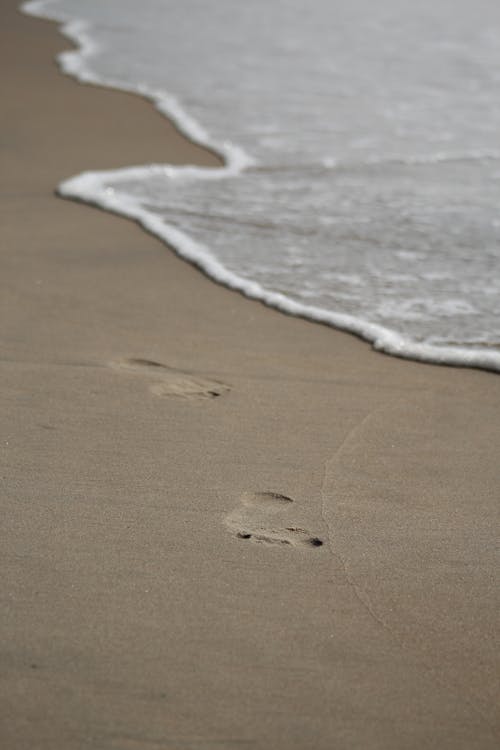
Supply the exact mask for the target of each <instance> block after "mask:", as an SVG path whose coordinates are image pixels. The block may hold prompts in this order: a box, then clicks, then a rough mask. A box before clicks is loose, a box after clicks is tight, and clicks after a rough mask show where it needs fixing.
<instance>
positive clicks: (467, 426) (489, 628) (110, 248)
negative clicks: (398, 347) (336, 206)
mask: <svg viewBox="0 0 500 750" xmlns="http://www.w3.org/2000/svg"><path fill="white" fill-rule="evenodd" d="M16 4H17V3H16V2H13V1H12V0H9V1H8V2H6V3H4V8H3V10H2V24H1V25H0V50H1V55H2V58H3V60H2V62H3V70H4V76H3V80H2V93H1V101H2V108H3V118H2V131H1V146H2V148H1V155H2V157H1V158H2V174H3V178H4V179H3V180H2V236H3V241H2V253H1V254H0V258H1V270H0V284H1V295H0V302H1V320H2V326H1V348H0V371H1V382H2V388H1V390H0V413H1V424H2V472H1V476H2V495H1V511H2V518H3V524H2V540H1V557H2V580H1V584H0V592H1V598H2V616H1V618H0V638H1V643H2V658H1V662H2V669H1V670H0V716H1V719H0V740H1V743H0V744H1V746H2V748H5V750H21V749H22V750H24V749H26V750H28V749H29V750H33V749H34V748H37V750H59V749H61V750H77V749H78V750H81V748H95V749H96V750H144V749H145V748H158V749H161V750H181V749H183V748H189V750H191V749H192V750H198V749H199V748H204V749H205V748H211V749H212V748H225V749H231V750H233V748H234V749H236V748H240V747H245V748H246V747H248V748H255V749H256V750H269V749H270V748H273V749H274V748H276V749H279V750H281V748H283V750H284V749H285V748H286V750H305V749H306V748H307V749H308V750H309V748H311V749H314V750H331V749H332V748H335V750H344V749H347V748H349V749H351V748H352V749H358V748H367V749H370V750H371V749H375V748H376V749H380V750H391V749H392V748H393V749H394V750H402V749H406V748H412V749H413V748H415V750H417V748H418V750H420V749H421V748H436V750H437V749H439V750H443V749H444V748H450V750H457V748H472V747H473V748H481V749H482V748H496V747H498V710H497V707H496V693H497V687H498V683H497V677H498V653H499V647H498V640H497V638H496V634H495V628H496V620H497V612H498V596H497V593H496V587H495V572H496V568H495V559H494V541H495V536H496V534H495V522H496V520H497V517H498V516H497V507H498V494H499V489H498V487H499V478H500V476H499V465H500V462H499V458H498V455H499V448H498V446H499V445H500V378H499V377H498V375H493V374H489V373H484V372H479V371H472V370H470V371H468V370H460V369H453V368H444V367H436V366H430V365H422V364H415V363H412V362H406V361H403V360H397V359H394V358H390V357H387V356H385V355H382V354H378V353H376V352H374V351H372V350H371V349H370V347H369V346H368V345H367V344H365V343H363V342H361V341H359V340H357V339H356V338H354V337H352V336H349V335H347V334H343V333H341V332H338V331H335V330H332V329H329V328H327V327H322V326H319V325H315V324H310V323H308V322H306V321H303V320H298V319H293V318H290V317H286V316H284V315H281V314H278V313H276V312H274V311H272V310H269V309H267V308H266V307H264V306H263V305H260V304H258V303H256V302H251V301H249V300H246V299H244V298H243V297H241V296H239V295H238V294H235V293H233V292H230V291H228V290H226V289H224V288H222V287H220V286H217V285H216V284H214V283H213V282H211V281H209V280H208V279H206V278H204V277H203V276H202V275H201V274H200V273H199V272H198V271H197V270H196V269H194V268H193V267H191V266H189V265H188V264H186V263H185V262H183V261H181V260H179V259H178V258H177V257H176V256H175V254H174V253H173V252H172V251H171V250H169V249H168V248H166V247H165V246H164V245H162V244H161V243H160V242H158V241H157V240H156V239H154V238H153V237H150V236H148V235H147V234H146V233H144V232H143V231H142V230H141V229H139V227H137V226H136V225H135V224H133V223H132V222H128V221H126V220H124V219H120V218H117V217H114V216H111V215H108V214H105V213H103V212H101V211H98V210H97V209H94V208H90V207H88V206H84V205H81V204H76V203H72V202H69V201H63V200H61V199H59V198H57V197H55V195H54V187H55V186H56V184H57V183H58V182H59V181H60V180H62V179H64V178H67V177H69V176H71V175H73V174H75V173H77V172H79V171H83V170H85V169H92V168H103V169H104V168H112V167H118V166H125V165H129V164H140V163H147V162H153V161H154V162H158V161H164V162H171V163H200V164H201V163H203V164H213V163H216V159H215V157H213V156H212V155H210V154H207V153H205V152H204V151H202V150H201V149H199V148H197V147H195V146H193V145H192V144H190V143H189V142H187V141H186V140H185V139H184V138H183V137H182V136H180V135H179V134H178V133H177V132H176V131H175V129H174V128H172V127H171V126H170V125H169V123H168V122H167V121H166V120H165V119H164V118H162V117H161V116H160V115H159V114H158V113H156V112H155V111H154V109H153V108H152V106H151V105H150V104H149V103H148V102H146V101H144V100H141V99H140V98H138V97H134V96H131V95H127V94H123V93H118V92H113V91H110V90H106V89H99V88H94V87H91V86H82V85H79V84H77V83H76V82H75V81H74V80H72V79H70V78H67V77H64V76H62V75H61V74H60V73H59V72H58V70H57V67H56V65H55V63H54V61H53V59H54V55H55V54H56V53H57V52H58V51H60V50H62V49H65V48H67V47H68V42H67V40H64V39H63V38H62V37H61V36H60V34H59V33H58V32H57V27H56V26H55V25H54V24H51V23H49V22H44V21H40V20H37V19H33V18H28V17H25V16H22V15H21V14H20V13H18V12H17V11H16ZM5 71H8V72H7V73H5Z"/></svg>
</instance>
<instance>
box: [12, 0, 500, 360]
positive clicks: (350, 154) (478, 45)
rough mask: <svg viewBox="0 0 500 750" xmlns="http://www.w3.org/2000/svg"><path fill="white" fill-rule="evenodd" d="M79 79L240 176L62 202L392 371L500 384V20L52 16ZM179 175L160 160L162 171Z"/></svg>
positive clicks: (309, 7) (69, 7) (459, 14)
mask: <svg viewBox="0 0 500 750" xmlns="http://www.w3.org/2000/svg"><path fill="white" fill-rule="evenodd" d="M23 9H24V10H25V11H26V12H29V13H31V14H33V15H40V16H44V17H48V18H51V19H54V20H58V21H60V22H62V23H63V24H64V27H63V31H64V33H65V34H66V35H67V36H68V37H70V38H71V39H72V40H73V41H74V42H76V43H77V45H78V49H76V50H72V51H68V52H65V53H63V54H62V55H61V56H60V64H61V66H62V68H63V70H64V71H66V72H67V73H69V74H71V75H74V76H76V77H77V78H79V79H81V80H84V81H88V82H93V83H103V84H107V85H111V86H114V87H116V88H121V89H126V90H130V91H136V92H138V93H141V94H143V95H146V96H148V97H150V98H151V99H152V100H153V101H154V102H155V105H156V106H157V107H158V108H159V109H160V110H161V111H162V112H164V113H165V114H167V115H168V116H170V117H172V118H173V119H174V120H175V121H176V122H177V124H178V126H179V127H180V128H181V129H182V130H183V131H184V132H185V133H186V134H187V135H189V137H191V138H192V139H193V140H195V141H197V142H199V143H201V144H204V145H207V146H209V147H210V148H212V149H215V150H216V151H217V152H218V153H220V154H221V156H222V157H223V158H224V160H225V167H223V168H219V169H202V168H196V167H189V166H187V167H181V168H179V167H177V168H176V167H172V166H169V165H166V164H162V163H158V164H155V165H131V167H130V168H126V169H122V170H114V171H108V172H106V171H102V172H88V173H84V174H83V175H76V176H73V177H70V176H68V179H67V180H65V181H64V182H63V183H62V184H61V185H60V186H59V190H60V192H61V193H62V194H63V195H65V196H69V197H74V198H78V199H81V200H86V201H88V202H91V203H95V204H97V205H99V206H101V207H103V208H106V209H109V210H111V211H115V212H117V213H121V214H124V215H127V216H130V217H132V218H135V219H136V220H137V221H139V222H141V223H142V224H143V225H144V226H145V227H146V228H148V229H149V230H150V231H153V232H155V233H156V234H158V236H160V237H162V238H163V239H165V240H166V241H167V242H169V243H170V244H172V245H173V246H174V247H175V248H176V250H177V251H178V252H179V253H180V254H181V255H183V256H184V257H186V258H187V259H188V260H190V261H192V262H194V263H196V264H197V265H199V266H200V267H201V268H202V269H203V270H204V271H205V272H206V273H208V274H209V275H211V276H212V277H214V278H215V279H217V280H218V281H220V282H222V283H224V284H227V285H228V286H231V287H233V288H235V289H239V290H240V291H242V292H243V293H245V294H247V295H248V296H251V297H255V298H258V299H261V300H263V301H265V302H267V303H268V304H270V305H272V306H275V307H278V308H280V309H282V310H284V311H286V312H289V313H292V314H297V315H303V316H305V317H309V318H311V319H314V320H318V321H321V322H325V323H330V324H332V325H334V326H337V327H339V328H342V329H344V330H348V331H352V332H353V333H356V334H357V335H360V336H362V337H363V338H365V339H368V340H369V341H371V342H372V343H373V345H374V346H375V347H376V348H377V349H380V350H383V351H386V352H388V353H390V354H396V355H398V356H404V357H409V358H414V359H420V360H424V361H431V362H444V363H449V364H456V365H467V366H472V367H482V368H485V369H490V370H495V371H500V326H499V316H500V201H499V199H500V3H498V0H475V2H474V3H471V2H470V0H420V1H419V2H418V3H415V2H414V0H377V2H373V0H252V1H251V2H248V1H244V0H212V2H210V1H209V0H142V1H141V2H137V0H37V1H35V2H29V3H26V4H24V6H23ZM158 159H159V162H161V154H158Z"/></svg>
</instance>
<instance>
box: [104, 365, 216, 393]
mask: <svg viewBox="0 0 500 750" xmlns="http://www.w3.org/2000/svg"><path fill="white" fill-rule="evenodd" d="M111 367H113V368H114V369H116V370H120V371H122V372H128V373H130V374H136V375H139V376H143V377H145V378H148V379H150V380H151V381H152V382H151V384H150V386H149V390H150V391H151V393H154V394H155V396H174V397H178V398H183V399H195V400H199V399H213V398H217V397H218V396H222V395H223V394H224V393H226V392H227V391H229V386H228V385H225V383H219V382H218V381H216V380H208V379H206V378H199V377H198V376H194V375H191V374H189V373H187V372H183V371H182V370H177V369H176V368H175V367H169V366H168V365H164V364H163V363H162V362H154V361H153V360H150V359H120V360H115V361H114V362H111Z"/></svg>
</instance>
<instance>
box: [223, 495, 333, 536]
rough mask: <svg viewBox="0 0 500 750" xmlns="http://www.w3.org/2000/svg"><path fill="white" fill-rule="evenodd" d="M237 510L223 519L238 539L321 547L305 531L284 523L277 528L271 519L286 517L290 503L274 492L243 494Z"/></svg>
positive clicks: (291, 501)
mask: <svg viewBox="0 0 500 750" xmlns="http://www.w3.org/2000/svg"><path fill="white" fill-rule="evenodd" d="M240 500H241V505H240V507H238V508H236V509H235V510H233V511H232V512H231V513H229V515H228V516H226V519H225V524H226V526H227V527H228V528H229V529H230V530H231V531H233V532H235V533H236V536H237V537H238V539H245V540H250V541H253V542H258V543H261V544H281V545H291V546H294V547H298V546H299V547H321V546H322V545H323V541H322V540H321V539H320V538H319V537H317V536H313V535H312V534H311V533H310V532H309V531H306V530H305V529H301V528H300V527H298V526H294V525H292V524H290V525H288V524H286V522H284V523H283V525H278V524H277V523H276V521H275V516H277V515H280V514H283V516H285V515H287V514H288V512H289V510H290V509H291V506H292V503H293V500H292V498H291V497H287V496H286V495H281V494H279V493H278V492H245V493H244V494H243V495H242V496H241V498H240Z"/></svg>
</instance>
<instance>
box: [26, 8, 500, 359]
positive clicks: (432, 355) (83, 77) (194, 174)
mask: <svg viewBox="0 0 500 750" xmlns="http://www.w3.org/2000/svg"><path fill="white" fill-rule="evenodd" d="M53 5H54V2H53V1H51V0H31V2H27V3H24V4H23V5H22V10H23V11H24V12H25V13H28V14H31V15H35V16H43V17H47V18H54V16H53V15H52V14H51V13H50V12H48V10H49V7H52V6H53ZM55 20H60V17H59V16H58V17H56V18H55ZM61 30H62V32H63V34H64V35H65V36H67V37H68V38H69V39H71V40H72V41H73V42H74V43H75V44H76V45H78V48H77V49H76V50H72V51H67V52H63V53H62V54H61V55H60V56H59V58H58V59H59V63H60V65H61V67H62V69H63V70H64V71H65V72H66V73H68V74H70V75H73V76H74V77H76V78H77V79H78V80H80V81H82V82H85V83H93V84H97V85H103V86H111V87H113V88H116V89H120V90H124V91H131V92H135V93H137V94H140V95H141V96H144V97H146V98H148V99H150V100H152V101H153V102H154V104H155V106H156V108H157V109H158V110H159V111H160V112H162V113H163V114H165V115H166V116H168V117H169V118H171V119H172V120H173V121H174V122H175V123H176V125H177V126H178V128H179V129H180V130H182V132H183V133H184V134H185V135H186V136H187V137H189V138H190V139H191V140H192V141H193V142H195V143H198V144H200V145H201V146H204V147H206V148H208V149H210V150H212V151H214V152H216V153H218V154H219V155H220V156H221V157H222V158H223V159H224V162H225V166H224V167H221V168H215V169H214V168H200V167H194V166H184V167H176V166H171V165H159V164H156V165H149V166H146V167H145V166H138V167H129V168H124V169H120V170H111V171H95V172H85V173H82V174H80V175H77V176H75V177H72V178H70V179H68V180H65V181H64V182H62V183H61V184H60V185H59V188H58V191H59V193H60V195H62V196H64V197H68V198H73V199H77V200H82V201H85V202H87V203H90V204H94V205H96V206H99V207H100V208H103V209H105V210H108V211H111V212H113V213H116V214H119V215H122V216H126V217H128V218H130V219H133V220H135V221H137V222H138V223H139V224H140V225H141V226H143V227H144V229H146V230H147V231H148V232H151V233H153V234H155V235H156V236H158V237H159V238H161V239H162V240H163V241H165V242H166V243H168V244H169V245H171V246H173V247H174V248H175V250H176V251H177V252H178V254H179V255H180V256H181V257H183V258H185V259H186V260H188V261H189V262H191V263H193V264H195V265H196V266H197V267H199V268H200V269H202V270H203V271H204V272H205V273H206V274H207V275H208V276H210V277H211V278H213V279H214V280H216V281H217V282H219V283H221V284H224V285H225V286H227V287H229V288H231V289H235V290H238V291H239V292H241V293H243V294H244V295H246V296H247V297H250V298H252V299H257V300H261V301H262V302H264V303H266V304H267V305H269V306H271V307H273V308H276V309H278V310H281V311H283V312H285V313H287V314H290V315H294V316H298V317H303V318H307V319H309V320H312V321H316V322H318V323H323V324H327V325H331V326H333V327H335V328H338V329H341V330H344V331H347V332H350V333H353V334H355V335H357V336H359V337H361V338H363V339H365V340H367V341H370V342H371V343H372V345H373V347H374V348H375V349H376V350H378V351H382V352H385V353H387V354H391V355H394V356H398V357H403V358H408V359H413V360H418V361H421V362H429V363H435V364H444V365H455V366H465V367H476V368H482V369H486V370H491V371H494V372H500V353H498V352H496V351H491V349H488V348H486V347H485V348H475V349H469V348H464V347H454V346H436V345H432V344H430V343H420V342H416V341H412V340H410V339H408V338H406V337H405V336H403V335H401V334H399V333H396V332H394V331H392V330H390V329H389V328H386V327H384V326H382V325H379V324H375V323H370V322H368V321H366V320H362V319H360V318H357V317H355V316H353V315H350V314H346V313H341V312H335V311H332V310H327V309H323V308H321V307H319V306H314V305H306V304H302V303H300V302H297V301H295V300H293V299H290V298H289V297H287V296H286V295H284V294H281V293H279V292H274V291H272V290H269V289H266V288H265V287H264V286H263V285H261V284H260V283H258V282H256V281H251V280H248V279H245V278H243V277H242V276H240V275H238V274H237V273H234V272H233V271H231V270H229V269H228V268H226V266H225V265H224V264H223V263H221V262H220V261H219V260H218V259H217V258H216V257H215V256H214V255H213V254H212V253H211V252H210V250H209V249H208V248H207V247H205V246H204V245H203V244H201V243H199V242H196V241H195V240H193V239H192V237H190V236H189V235H188V234H187V233H185V232H183V231H181V230H180V229H178V228H177V227H174V226H172V225H171V224H168V223H166V222H165V220H164V219H162V218H161V217H160V216H158V215H157V214H155V213H154V212H153V211H151V210H148V209H147V208H146V207H145V206H143V205H141V204H140V203H139V202H138V201H137V200H134V199H133V198H132V196H130V195H127V193H126V192H125V191H124V192H121V191H120V190H119V185H120V184H121V183H124V182H126V181H127V180H130V179H138V180H141V179H143V178H146V177H148V176H149V175H151V173H152V172H153V173H154V172H155V170H156V171H157V173H162V174H164V175H166V176H168V177H169V178H172V179H176V178H189V179H195V180H223V179H227V178H228V177H234V176H238V175H240V174H241V173H242V172H243V171H244V170H245V169H247V168H248V167H249V166H251V165H253V164H255V160H254V159H252V157H250V156H249V155H248V154H247V153H246V152H245V151H244V150H243V149H241V148H239V147H238V146H236V145H234V144H232V143H230V142H223V143H219V142H215V141H214V140H213V139H212V138H211V137H210V135H209V133H208V132H207V131H206V130H205V129H204V128H203V127H202V126H201V125H200V124H199V123H198V122H197V121H195V120H194V119H193V118H191V117H190V116H189V115H188V114H187V113H186V112H185V111H184V109H183V108H182V106H181V105H180V104H179V102H178V101H177V99H175V98H174V97H172V96H171V95H170V94H168V93H167V92H165V91H163V90H159V89H157V88H153V87H149V86H148V85H146V84H144V85H126V84H124V83H123V82H122V81H117V80H113V79H109V78H104V77H100V76H99V75H97V74H96V73H95V72H94V71H93V70H92V68H91V67H90V66H89V64H88V61H89V60H91V59H92V57H93V56H95V55H96V53H97V52H98V45H97V44H96V42H95V41H94V40H93V38H92V34H91V32H92V29H91V27H90V25H89V24H88V23H87V22H85V21H83V20H78V19H77V20H75V19H73V20H71V21H69V22H66V23H64V24H63V26H62V28H61ZM457 158H458V159H461V158H472V159H476V158H490V159H498V158H500V153H497V152H492V151H484V152H480V151H477V152H474V153H466V154H450V153H448V154H445V153H439V154H435V155H433V156H431V157H414V158H413V157H411V158H410V159H404V160H403V161H405V162H406V163H415V164H419V163H428V162H429V161H431V162H435V161H438V162H439V161H447V160H454V159H457ZM396 161H397V160H396ZM324 164H325V166H326V167H328V168H335V166H336V165H337V161H336V160H334V159H332V158H329V159H325V161H324ZM110 181H112V182H113V184H114V185H115V186H118V188H117V187H113V188H112V187H110V186H109V182H110Z"/></svg>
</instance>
